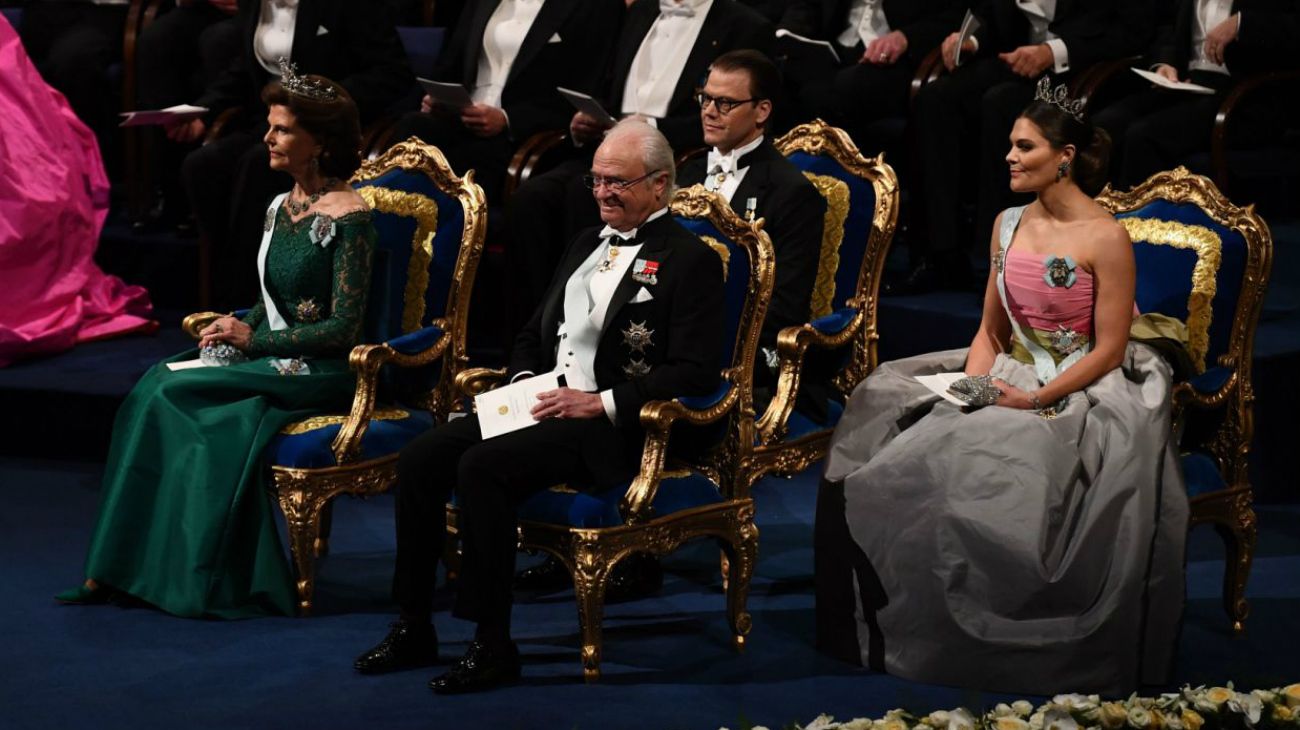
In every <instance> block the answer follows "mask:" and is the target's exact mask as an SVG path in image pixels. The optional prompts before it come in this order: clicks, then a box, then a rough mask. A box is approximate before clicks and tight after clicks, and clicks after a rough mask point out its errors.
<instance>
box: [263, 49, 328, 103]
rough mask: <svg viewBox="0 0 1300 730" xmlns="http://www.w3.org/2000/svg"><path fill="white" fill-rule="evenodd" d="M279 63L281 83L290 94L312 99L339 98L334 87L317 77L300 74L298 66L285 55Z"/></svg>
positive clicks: (326, 99)
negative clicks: (312, 77) (310, 77)
mask: <svg viewBox="0 0 1300 730" xmlns="http://www.w3.org/2000/svg"><path fill="white" fill-rule="evenodd" d="M277 65H279V67H280V85H281V86H283V87H284V89H285V91H288V92H289V93H290V94H293V95H294V96H301V97H303V98H304V99H311V100H312V101H334V100H335V99H337V98H338V96H339V93H338V91H336V90H334V89H333V88H332V87H330V86H328V85H326V84H323V83H321V82H320V81H317V80H316V79H309V78H307V77H306V76H299V75H298V67H297V66H296V65H295V64H294V62H293V61H290V60H289V59H287V58H285V57H284V56H281V57H280V60H279V61H278V62H277Z"/></svg>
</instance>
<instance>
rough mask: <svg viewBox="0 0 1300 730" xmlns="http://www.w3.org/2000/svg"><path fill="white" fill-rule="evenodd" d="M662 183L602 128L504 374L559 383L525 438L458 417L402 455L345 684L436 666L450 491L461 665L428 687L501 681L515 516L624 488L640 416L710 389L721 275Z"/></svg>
mask: <svg viewBox="0 0 1300 730" xmlns="http://www.w3.org/2000/svg"><path fill="white" fill-rule="evenodd" d="M675 177H676V175H675V169H674V164H673V153H672V148H671V147H669V146H668V142H667V140H665V139H664V137H663V135H662V134H660V133H659V132H658V131H656V130H655V129H654V128H653V127H651V126H649V125H647V124H646V123H644V122H641V121H636V120H628V121H624V122H622V123H620V124H619V125H618V126H616V127H614V129H613V130H611V131H610V133H609V134H608V135H607V136H606V137H605V140H604V141H603V142H602V143H601V145H600V147H599V148H598V149H597V150H596V153H595V156H594V158H593V161H592V165H591V170H590V174H589V175H588V176H587V177H586V182H587V183H588V185H589V186H590V187H591V189H592V195H593V196H594V198H595V200H596V203H597V205H598V207H599V210H600V217H601V219H602V220H603V221H604V226H603V227H602V228H590V229H588V230H585V231H583V232H582V233H580V234H579V235H578V236H577V237H576V238H575V239H574V240H573V242H572V244H571V245H570V246H569V248H568V250H567V251H566V253H565V255H564V257H563V259H562V260H561V263H560V267H559V270H558V272H557V275H556V276H555V278H554V279H553V280H552V284H551V286H550V288H549V289H548V290H547V292H546V296H545V297H544V298H543V301H542V305H541V307H539V308H538V310H537V311H536V313H535V314H534V315H533V318H532V320H531V321H530V322H529V324H528V326H527V327H525V328H524V329H523V330H522V331H521V332H520V333H519V336H518V338H517V340H516V342H515V347H514V352H513V353H512V356H511V360H510V366H509V371H508V372H509V375H510V377H511V380H512V381H515V380H519V379H522V378H527V377H530V376H532V375H533V374H535V373H558V374H562V375H563V376H564V378H565V383H566V384H565V385H564V386H563V387H560V388H558V389H555V390H550V391H547V392H544V393H542V394H540V396H539V398H538V402H537V404H536V405H535V406H534V407H533V409H532V416H533V418H534V419H536V423H535V424H534V425H532V426H529V427H527V428H524V429H521V430H518V431H514V432H511V433H506V434H503V435H500V436H496V437H494V438H491V439H488V440H483V439H482V438H481V436H480V430H479V423H478V418H477V416H472V415H471V416H467V417H465V418H459V419H456V420H453V421H450V422H448V423H446V424H444V425H442V426H438V427H436V428H434V429H433V430H431V431H429V432H428V433H426V434H424V435H423V436H421V437H419V438H417V439H416V440H414V441H413V442H412V443H411V444H410V445H408V446H407V447H406V448H405V449H403V450H402V453H401V457H400V458H399V460H398V465H397V484H398V494H397V565H396V570H395V575H394V579H393V594H394V597H395V598H396V600H397V602H398V605H399V606H400V609H401V618H400V619H399V620H398V621H397V622H396V623H394V624H393V627H392V630H391V631H390V632H389V634H388V636H387V637H385V638H384V640H383V641H382V642H380V643H379V644H378V645H377V646H375V647H374V648H373V649H371V650H369V651H367V652H366V653H364V654H362V655H361V656H360V657H358V658H357V660H356V663H355V667H356V669H357V671H359V672H362V673H366V674H375V673H381V672H390V671H396V670H400V669H408V668H413V667H419V666H427V665H429V664H432V663H434V662H435V661H436V659H437V638H436V634H435V633H434V630H433V625H432V623H431V620H430V619H431V614H432V611H433V590H434V583H435V576H436V571H437V560H438V556H440V555H442V552H443V543H444V541H445V538H446V529H445V524H446V519H445V515H444V510H445V507H446V503H447V500H448V498H449V497H450V496H451V492H452V488H453V486H454V487H455V489H456V490H457V495H458V497H459V505H460V515H461V516H460V524H459V527H460V537H461V544H462V547H463V554H462V558H461V570H460V581H459V585H458V591H457V596H456V604H455V607H454V609H453V613H454V614H455V615H456V616H458V617H461V618H465V619H468V620H471V621H475V622H476V623H477V630H476V631H475V638H474V641H473V642H472V643H471V644H470V647H469V650H468V652H467V653H466V654H465V656H464V657H463V658H462V659H461V660H460V661H459V662H457V663H456V664H455V665H453V666H452V668H451V669H450V670H449V671H447V672H446V673H444V674H442V675H441V676H439V677H437V678H435V679H434V680H433V681H432V682H430V683H429V686H430V687H431V688H432V689H433V691H434V692H437V693H439V694H455V693H461V692H472V691H477V690H482V689H488V688H491V687H495V686H499V685H502V684H507V683H510V682H513V681H514V680H516V679H517V678H518V677H519V673H520V664H519V652H518V649H517V648H516V647H515V644H514V642H513V641H512V640H511V638H510V607H511V602H512V595H511V589H512V583H513V578H514V566H515V547H516V530H517V519H516V516H515V508H516V505H518V504H520V503H521V502H522V501H524V500H525V499H527V498H528V497H530V496H532V495H533V494H535V493H537V492H539V491H541V490H544V489H547V488H548V487H551V486H553V485H555V484H567V485H570V486H572V487H574V488H577V489H584V490H589V491H593V492H598V491H603V490H606V489H611V488H617V487H619V486H620V485H623V484H626V483H627V482H628V480H630V479H631V478H632V477H633V476H635V474H636V472H637V468H638V464H639V461H640V455H641V447H642V444H643V443H644V440H645V434H644V432H643V431H642V429H641V424H640V420H639V415H640V411H641V406H642V405H644V404H645V403H646V402H648V401H651V400H660V399H668V398H674V397H678V396H686V395H704V394H706V393H709V392H711V391H712V390H713V389H714V388H716V387H717V383H718V378H719V362H720V361H721V357H722V348H723V340H724V339H725V335H724V323H723V316H724V303H723V296H722V289H723V287H722V267H721V265H720V261H719V258H718V256H717V254H716V253H714V251H713V249H711V248H709V247H708V246H705V245H704V244H703V243H701V242H700V240H699V239H698V238H696V237H695V236H694V235H693V234H691V233H690V232H689V231H687V230H686V229H685V228H683V227H682V226H681V225H680V224H678V223H677V222H676V221H675V220H673V218H672V217H671V216H669V215H668V208H667V204H668V198H669V196H670V195H671V193H672V190H673V185H674V179H675ZM698 446H704V444H698Z"/></svg>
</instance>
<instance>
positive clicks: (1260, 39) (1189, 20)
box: [1150, 0, 1300, 77]
mask: <svg viewBox="0 0 1300 730" xmlns="http://www.w3.org/2000/svg"><path fill="white" fill-rule="evenodd" d="M1177 5H1178V9H1177V12H1176V13H1175V14H1174V16H1173V17H1172V18H1169V17H1166V18H1165V21H1166V22H1165V23H1164V24H1163V25H1162V26H1161V27H1160V31H1159V32H1158V34H1157V40H1156V43H1155V47H1154V48H1153V49H1152V52H1151V57H1150V61H1151V63H1152V64H1157V63H1167V64H1169V65H1170V66H1173V67H1174V68H1176V69H1178V73H1179V74H1180V75H1181V76H1183V77H1186V75H1187V64H1188V63H1189V62H1190V61H1191V59H1192V28H1193V27H1194V25H1195V23H1196V0H1178V2H1177ZM1297 11H1300V2H1298V1H1297V0H1236V1H1235V2H1234V3H1233V4H1232V12H1234V13H1238V12H1239V13H1241V32H1240V34H1239V35H1238V36H1237V39H1236V40H1235V41H1233V42H1232V43H1229V44H1228V47H1227V48H1226V49H1225V50H1224V60H1225V61H1226V63H1227V66H1228V70H1229V71H1230V72H1232V74H1233V75H1234V76H1237V75H1242V74H1251V73H1258V72H1261V71H1268V70H1270V69H1281V68H1295V67H1296V65H1297V64H1296V57H1295V48H1294V45H1295V41H1296V38H1297V37H1298V35H1300V12H1297Z"/></svg>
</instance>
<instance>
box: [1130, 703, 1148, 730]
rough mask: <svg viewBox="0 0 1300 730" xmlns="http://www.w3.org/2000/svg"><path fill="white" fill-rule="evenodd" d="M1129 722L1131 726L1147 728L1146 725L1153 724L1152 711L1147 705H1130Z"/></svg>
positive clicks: (1142, 729)
mask: <svg viewBox="0 0 1300 730" xmlns="http://www.w3.org/2000/svg"><path fill="white" fill-rule="evenodd" d="M1128 724H1129V727H1135V728H1138V730H1146V727H1147V726H1148V725H1150V724H1151V713H1150V712H1148V711H1147V709H1146V708H1145V707H1130V708H1128Z"/></svg>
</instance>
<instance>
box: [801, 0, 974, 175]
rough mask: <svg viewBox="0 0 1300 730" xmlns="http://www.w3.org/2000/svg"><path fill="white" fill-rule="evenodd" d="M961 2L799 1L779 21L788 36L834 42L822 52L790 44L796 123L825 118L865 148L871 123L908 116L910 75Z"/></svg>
mask: <svg viewBox="0 0 1300 730" xmlns="http://www.w3.org/2000/svg"><path fill="white" fill-rule="evenodd" d="M955 2H956V0H796V1H795V2H791V3H790V4H789V8H788V9H787V10H786V11H785V14H784V15H783V16H782V18H781V21H780V27H781V28H782V29H784V30H788V31H791V32H793V33H797V34H798V35H800V36H803V37H805V38H813V39H818V40H825V41H829V42H830V43H831V44H832V45H833V46H834V48H835V52H836V53H837V54H838V55H839V60H838V62H837V61H836V60H835V58H834V57H833V56H831V54H830V53H829V52H828V51H827V50H826V49H825V48H824V47H822V46H814V45H810V44H807V43H803V42H800V41H796V40H794V39H792V38H789V37H786V38H783V39H780V40H778V46H779V48H780V49H781V50H780V52H781V54H782V55H784V56H785V57H786V62H785V75H786V80H787V83H788V84H789V85H790V86H791V88H792V89H794V90H795V92H794V93H795V95H796V99H797V100H796V104H795V106H796V109H797V110H798V111H799V112H800V118H799V119H798V120H797V121H800V122H802V121H807V120H809V119H813V118H821V119H824V120H826V121H827V122H830V123H831V124H834V125H836V126H838V127H842V128H844V129H845V130H847V131H848V132H849V134H850V135H851V136H852V137H853V139H854V141H855V142H857V144H858V146H859V147H860V148H862V149H873V150H874V149H878V148H879V147H880V146H881V145H880V142H879V141H873V140H870V139H869V138H868V137H869V135H868V131H869V129H870V125H871V124H872V122H875V121H878V120H880V119H885V118H889V117H897V116H903V115H905V114H906V113H907V97H908V91H909V89H910V87H911V82H912V76H914V75H915V74H916V67H917V65H918V64H919V63H920V62H921V60H922V59H923V58H925V56H926V54H928V53H930V51H932V50H934V49H935V47H936V46H938V45H939V41H941V40H942V39H943V36H944V35H946V34H947V32H948V31H949V30H951V28H950V27H949V26H950V23H951V16H952V8H953V7H954V5H955Z"/></svg>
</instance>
